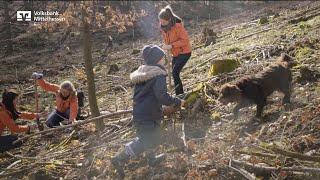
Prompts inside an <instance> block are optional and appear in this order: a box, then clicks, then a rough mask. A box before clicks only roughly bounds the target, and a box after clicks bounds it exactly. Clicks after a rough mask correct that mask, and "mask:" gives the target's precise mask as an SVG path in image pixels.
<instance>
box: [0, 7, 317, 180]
mask: <svg viewBox="0 0 320 180" xmlns="http://www.w3.org/2000/svg"><path fill="white" fill-rule="evenodd" d="M319 10H320V2H316V1H314V2H301V3H297V2H281V3H279V4H275V5H268V6H265V7H263V8H260V9H259V10H258V9H257V10H251V11H249V10H248V11H247V12H243V13H241V14H237V15H233V16H230V17H225V18H224V19H220V20H213V21H211V22H205V23H204V24H200V25H199V26H197V27H193V28H190V29H188V31H190V34H191V35H190V37H191V39H192V44H193V49H194V50H193V52H192V57H191V59H190V60H189V62H188V64H187V65H186V67H185V69H184V70H183V72H182V75H181V76H182V81H183V82H184V87H185V90H186V91H192V90H193V89H194V88H196V87H197V86H198V85H199V84H200V83H201V82H204V83H205V84H209V86H210V88H211V89H210V88H209V87H208V88H209V89H210V90H204V91H202V93H201V99H203V101H204V102H205V103H204V105H203V106H202V107H201V108H200V109H197V111H196V113H193V114H191V113H190V111H189V110H182V111H181V112H180V113H178V114H177V115H176V116H174V117H173V119H175V120H176V121H177V123H176V126H175V130H173V129H172V126H171V123H170V121H169V120H168V118H166V119H165V122H166V123H165V124H167V126H164V130H165V133H164V134H165V138H164V139H166V141H165V142H164V143H163V145H161V146H160V147H159V148H157V152H159V153H161V152H165V153H167V155H168V157H167V159H166V161H165V162H164V163H162V164H160V165H159V166H157V167H150V166H148V165H147V163H146V160H145V159H144V158H143V157H139V158H137V159H133V160H131V161H130V162H129V164H128V165H127V166H126V167H125V172H126V179H254V178H255V177H257V178H261V179H269V178H272V179H286V178H287V179H319V178H320V82H319V78H320V75H319V74H320V63H319V62H320V61H319V57H320V44H319V40H320V37H319V33H320V28H319V27H320V14H319ZM264 17H266V18H267V22H266V23H263V22H261V19H262V18H264ZM301 17H305V19H304V21H302V20H303V19H301ZM259 18H260V22H259ZM299 18H300V19H299ZM206 25H207V26H208V27H210V28H212V29H214V30H215V31H217V32H218V33H217V36H218V38H217V42H216V43H215V44H211V45H209V46H206V47H204V46H200V43H199V41H198V39H199V37H200V36H201V34H200V32H201V29H202V28H203V27H204V26H206ZM77 36H79V35H77V34H75V35H74V37H70V38H69V39H68V40H67V41H66V44H67V46H68V47H69V48H70V49H71V51H67V50H66V49H65V48H61V49H60V50H59V51H58V52H57V53H56V54H54V55H48V53H47V52H46V51H37V50H35V51H33V52H21V53H17V54H15V55H14V56H10V57H7V58H6V59H4V61H3V63H2V66H1V67H0V70H1V71H10V72H9V73H8V74H7V76H2V77H1V79H0V80H2V81H3V82H4V81H5V79H10V78H9V76H15V77H16V79H18V80H19V81H25V82H26V83H23V84H21V83H15V82H7V84H14V86H16V87H18V88H19V89H21V90H22V91H23V92H22V94H23V95H22V97H21V107H20V109H21V110H28V111H33V109H34V105H33V104H34V97H33V93H34V92H33V88H34V84H33V83H32V81H31V80H29V78H28V77H30V75H31V73H32V72H34V71H41V72H44V74H45V79H46V80H48V81H49V82H54V83H60V82H61V81H63V80H65V79H69V80H71V81H72V82H75V84H76V86H77V87H78V88H81V89H83V90H84V91H85V92H86V77H85V72H84V65H83V63H80V62H82V53H81V52H82V49H81V46H79V42H78V41H77V39H78V38H77ZM101 41H102V40H101V38H97V39H94V40H93V60H94V65H95V66H94V72H95V77H96V90H97V98H98V106H99V107H100V111H101V113H102V114H105V113H108V112H116V111H119V110H127V109H131V107H132V99H131V97H132V88H133V86H132V84H131V83H130V81H129V74H130V73H131V72H132V71H134V70H135V69H136V68H137V67H138V66H139V65H140V62H139V61H140V60H141V59H140V54H139V53H135V51H134V49H140V48H142V47H143V45H145V44H150V43H155V44H158V45H160V41H154V40H140V41H138V42H128V43H126V44H124V45H121V46H118V47H114V48H113V49H112V50H110V51H108V54H107V55H106V54H103V53H104V52H103V51H102V49H104V44H103V43H102V42H101ZM263 52H269V54H270V58H265V57H263V54H264V53H263ZM282 52H287V53H289V54H290V55H291V56H293V57H294V59H295V61H296V62H297V65H296V66H295V67H293V68H292V72H293V85H292V90H293V92H292V96H291V104H290V105H286V106H283V105H281V99H282V97H283V95H282V94H280V93H274V94H273V95H272V96H270V97H269V99H268V100H269V101H270V103H269V104H268V106H267V107H265V111H264V115H263V117H262V119H260V120H259V121H258V120H256V119H255V118H253V117H254V113H255V108H245V109H243V110H241V115H240V117H239V119H238V120H236V121H235V120H233V119H232V116H231V115H230V114H231V112H232V107H233V105H228V106H223V107H221V106H218V105H217V104H215V103H213V102H212V101H210V100H208V99H210V98H213V99H216V98H217V94H216V92H218V90H219V88H220V87H221V85H222V84H224V83H226V82H230V81H232V80H234V79H237V78H239V77H241V76H244V75H251V74H255V73H257V72H259V71H261V70H262V69H263V68H264V67H266V66H267V65H269V64H271V63H273V62H274V60H276V58H278V56H279V55H280V53H282ZM230 58H231V59H232V58H233V59H238V60H240V61H241V64H240V66H239V67H238V68H237V69H236V70H234V71H232V72H231V73H228V74H220V75H216V76H208V72H209V69H210V66H211V63H212V62H213V61H214V60H216V59H230ZM26 59H34V63H33V64H31V65H30V64H28V62H29V61H25V60H26ZM309 70H310V71H309ZM6 77H7V78H6ZM1 88H2V87H1ZM208 96H210V97H208ZM40 107H41V109H42V111H47V112H49V111H50V110H52V109H53V107H54V97H53V95H50V94H47V93H44V92H43V91H41V94H40ZM88 110H89V108H88V105H87V103H86V106H85V111H87V112H88ZM130 120H131V115H130V114H126V115H121V116H118V117H115V118H110V119H105V120H104V121H105V123H106V124H108V126H107V127H106V128H105V129H104V130H103V131H102V132H97V131H95V127H94V124H87V125H82V126H81V127H80V128H78V130H77V131H72V130H64V131H59V133H51V134H47V135H41V136H35V137H32V138H30V139H28V140H27V141H26V142H25V143H24V144H23V146H22V147H21V148H19V149H16V150H12V151H10V152H9V153H3V154H1V155H0V156H1V160H0V178H4V179H28V178H29V179H59V178H60V177H62V178H65V179H114V178H116V176H115V172H114V170H113V168H112V167H111V165H110V158H111V157H112V156H113V155H114V154H115V153H116V152H117V151H118V150H119V148H122V147H123V144H125V143H126V142H129V141H130V140H131V139H132V138H133V137H134V131H133V128H132V127H131V121H130ZM43 121H44V119H43ZM182 122H184V126H185V128H184V132H185V136H186V139H187V148H182V145H183V142H182V140H181V139H180V138H179V136H181V135H182V130H181V129H182ZM266 167H268V168H266ZM272 168H274V169H272ZM248 172H250V173H248ZM252 173H254V174H252Z"/></svg>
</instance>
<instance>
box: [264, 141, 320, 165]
mask: <svg viewBox="0 0 320 180" xmlns="http://www.w3.org/2000/svg"><path fill="white" fill-rule="evenodd" d="M267 148H268V149H270V150H272V151H273V152H275V153H279V154H281V155H284V156H288V157H291V158H297V159H300V160H305V161H314V162H320V156H309V155H304V154H300V153H296V152H292V151H287V150H283V149H280V148H279V147H277V146H275V145H272V146H270V147H267Z"/></svg>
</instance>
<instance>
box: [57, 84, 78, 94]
mask: <svg viewBox="0 0 320 180" xmlns="http://www.w3.org/2000/svg"><path fill="white" fill-rule="evenodd" d="M60 89H66V90H68V91H69V92H70V95H71V96H76V95H77V91H76V88H75V87H74V85H73V84H72V82H70V81H63V82H62V83H61V84H60Z"/></svg>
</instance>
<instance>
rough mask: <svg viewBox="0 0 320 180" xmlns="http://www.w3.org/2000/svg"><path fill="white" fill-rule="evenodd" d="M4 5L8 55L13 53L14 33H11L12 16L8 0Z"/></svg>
mask: <svg viewBox="0 0 320 180" xmlns="http://www.w3.org/2000/svg"><path fill="white" fill-rule="evenodd" d="M3 3H4V4H3V6H4V18H5V20H4V21H5V27H6V36H5V39H7V44H6V46H7V47H6V55H11V54H12V52H13V45H12V39H11V38H12V34H11V18H10V14H9V5H8V2H7V1H3Z"/></svg>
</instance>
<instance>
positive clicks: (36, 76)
mask: <svg viewBox="0 0 320 180" xmlns="http://www.w3.org/2000/svg"><path fill="white" fill-rule="evenodd" d="M31 77H32V78H34V79H42V78H43V74H42V73H37V72H34V73H32V75H31Z"/></svg>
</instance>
